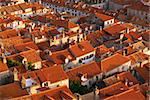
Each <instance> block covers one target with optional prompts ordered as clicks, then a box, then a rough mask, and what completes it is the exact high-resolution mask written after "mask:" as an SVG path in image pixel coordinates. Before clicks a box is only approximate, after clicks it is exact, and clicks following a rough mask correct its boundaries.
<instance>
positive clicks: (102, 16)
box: [96, 13, 114, 21]
mask: <svg viewBox="0 0 150 100" xmlns="http://www.w3.org/2000/svg"><path fill="white" fill-rule="evenodd" d="M96 16H97V17H98V18H100V20H102V21H108V20H111V19H114V18H113V17H111V16H108V15H105V14H102V13H96Z"/></svg>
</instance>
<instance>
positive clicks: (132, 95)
mask: <svg viewBox="0 0 150 100" xmlns="http://www.w3.org/2000/svg"><path fill="white" fill-rule="evenodd" d="M124 99H126V100H145V97H144V95H143V94H142V93H141V92H140V91H135V90H134V89H130V90H127V91H125V92H123V93H120V94H118V95H114V96H111V97H109V98H106V99H104V100H124Z"/></svg>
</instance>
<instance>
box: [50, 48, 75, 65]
mask: <svg viewBox="0 0 150 100" xmlns="http://www.w3.org/2000/svg"><path fill="white" fill-rule="evenodd" d="M50 58H51V60H52V61H53V62H55V63H56V64H64V63H65V59H66V58H68V59H69V61H73V60H75V58H74V57H73V56H72V55H71V53H70V52H69V51H68V50H67V49H66V50H61V51H56V52H53V53H52V55H50Z"/></svg>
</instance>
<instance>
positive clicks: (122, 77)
mask: <svg viewBox="0 0 150 100" xmlns="http://www.w3.org/2000/svg"><path fill="white" fill-rule="evenodd" d="M117 78H118V79H119V80H121V81H125V80H126V79H128V82H133V84H132V85H135V84H138V83H139V82H138V81H137V79H136V78H135V77H134V76H133V75H132V74H131V73H130V72H122V73H120V74H118V75H117ZM132 85H131V86H132ZM129 86H130V84H129Z"/></svg>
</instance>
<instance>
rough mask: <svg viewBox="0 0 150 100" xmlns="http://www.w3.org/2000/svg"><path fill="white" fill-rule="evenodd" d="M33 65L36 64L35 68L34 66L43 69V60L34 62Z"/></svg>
mask: <svg viewBox="0 0 150 100" xmlns="http://www.w3.org/2000/svg"><path fill="white" fill-rule="evenodd" d="M33 65H35V68H34V69H41V68H42V63H41V61H39V62H36V63H33Z"/></svg>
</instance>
